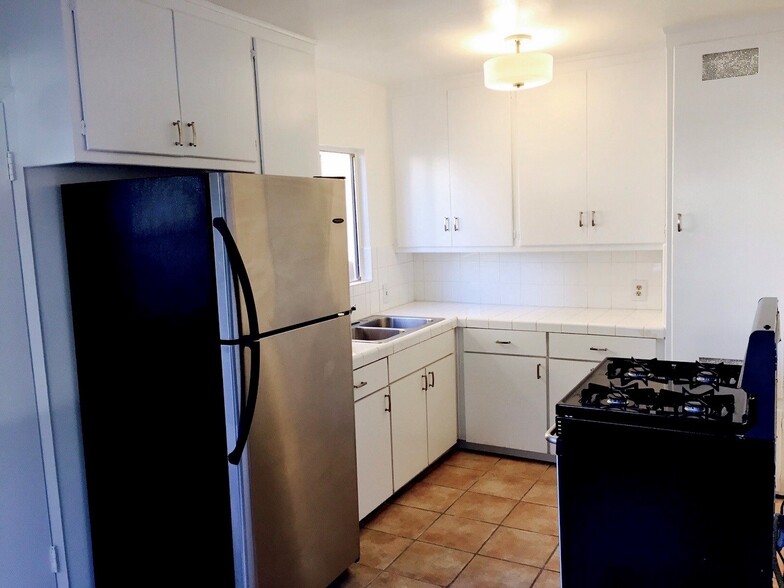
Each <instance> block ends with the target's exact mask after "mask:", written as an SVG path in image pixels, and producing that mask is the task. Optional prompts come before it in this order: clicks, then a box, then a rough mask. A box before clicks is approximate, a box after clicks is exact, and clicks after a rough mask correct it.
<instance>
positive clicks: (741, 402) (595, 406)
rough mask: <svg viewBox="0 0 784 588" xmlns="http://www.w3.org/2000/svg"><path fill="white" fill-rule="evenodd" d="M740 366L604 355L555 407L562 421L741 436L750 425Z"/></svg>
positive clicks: (738, 364) (747, 402) (722, 363)
mask: <svg viewBox="0 0 784 588" xmlns="http://www.w3.org/2000/svg"><path fill="white" fill-rule="evenodd" d="M741 369H742V366H741V365H740V362H738V363H736V364H733V363H725V362H720V363H709V362H704V361H703V362H700V361H694V362H686V361H664V360H659V359H656V358H653V359H640V358H634V357H629V358H625V357H608V358H606V359H605V360H604V361H602V362H601V363H600V364H599V365H598V366H597V367H596V368H595V369H594V370H593V371H592V372H591V373H590V374H589V375H588V376H587V377H586V378H585V379H584V380H583V381H582V382H581V383H580V385H579V386H577V387H576V388H575V389H574V390H573V391H572V392H571V393H570V394H569V395H568V396H566V397H565V398H564V399H563V400H562V401H561V403H560V404H559V405H558V409H557V410H558V414H559V415H561V416H565V417H577V418H588V419H595V420H599V421H608V422H619V423H628V424H637V425H641V426H651V427H662V428H668V429H674V430H683V431H694V432H700V431H704V432H717V433H722V432H725V433H739V432H742V431H743V430H745V428H746V427H747V425H748V423H749V418H750V415H749V408H750V404H749V401H748V394H747V393H746V392H745V391H744V390H742V389H741V388H739V383H740V375H741Z"/></svg>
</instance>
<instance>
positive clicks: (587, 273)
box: [401, 251, 662, 310]
mask: <svg viewBox="0 0 784 588" xmlns="http://www.w3.org/2000/svg"><path fill="white" fill-rule="evenodd" d="M401 265H403V266H405V265H406V264H405V263H403V264H401ZM411 275H412V276H413V279H414V287H413V289H411V293H412V295H415V296H416V299H417V300H429V301H435V302H469V303H482V304H517V305H520V304H522V305H531V306H567V307H577V308H583V307H584V308H612V309H654V310H658V309H661V306H662V254H661V251H613V252H609V251H598V252H552V253H550V252H533V253H481V254H479V253H424V254H413V261H412V269H411ZM636 279H637V280H645V281H647V283H648V296H647V298H646V300H635V299H634V297H633V287H632V284H633V281H634V280H636Z"/></svg>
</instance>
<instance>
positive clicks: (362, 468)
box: [354, 388, 392, 519]
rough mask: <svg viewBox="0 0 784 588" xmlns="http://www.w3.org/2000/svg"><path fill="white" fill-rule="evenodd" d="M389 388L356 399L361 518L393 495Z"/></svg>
mask: <svg viewBox="0 0 784 588" xmlns="http://www.w3.org/2000/svg"><path fill="white" fill-rule="evenodd" d="M388 394H389V388H382V389H381V390H379V391H378V392H375V393H373V394H371V395H370V396H366V397H365V398H362V399H361V400H359V401H357V402H355V403H354V422H355V428H356V439H357V489H358V490H359V518H360V519H363V518H365V517H366V516H367V515H368V514H369V513H370V512H371V511H373V509H375V508H376V507H377V506H379V505H380V504H381V503H382V502H384V501H385V500H386V499H387V498H389V497H390V496H391V495H392V437H391V430H390V426H391V423H390V418H389V414H390V413H389V410H388V409H389V398H388Z"/></svg>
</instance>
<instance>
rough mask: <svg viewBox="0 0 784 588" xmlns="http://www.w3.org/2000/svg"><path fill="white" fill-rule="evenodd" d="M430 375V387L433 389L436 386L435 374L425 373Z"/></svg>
mask: <svg viewBox="0 0 784 588" xmlns="http://www.w3.org/2000/svg"><path fill="white" fill-rule="evenodd" d="M427 373H428V374H430V387H431V388H433V387H434V386H435V385H436V374H435V372H427Z"/></svg>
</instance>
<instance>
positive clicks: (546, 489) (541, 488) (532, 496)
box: [523, 481, 558, 506]
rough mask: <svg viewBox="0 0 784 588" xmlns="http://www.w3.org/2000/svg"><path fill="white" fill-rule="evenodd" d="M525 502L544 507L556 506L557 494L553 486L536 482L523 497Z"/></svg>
mask: <svg viewBox="0 0 784 588" xmlns="http://www.w3.org/2000/svg"><path fill="white" fill-rule="evenodd" d="M523 500H524V501H525V502H535V503H536V504H544V505H545V506H558V492H557V486H556V485H555V484H549V483H547V482H541V481H540V482H537V483H536V484H534V485H533V486H531V489H530V490H529V491H528V492H526V493H525V496H523Z"/></svg>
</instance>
